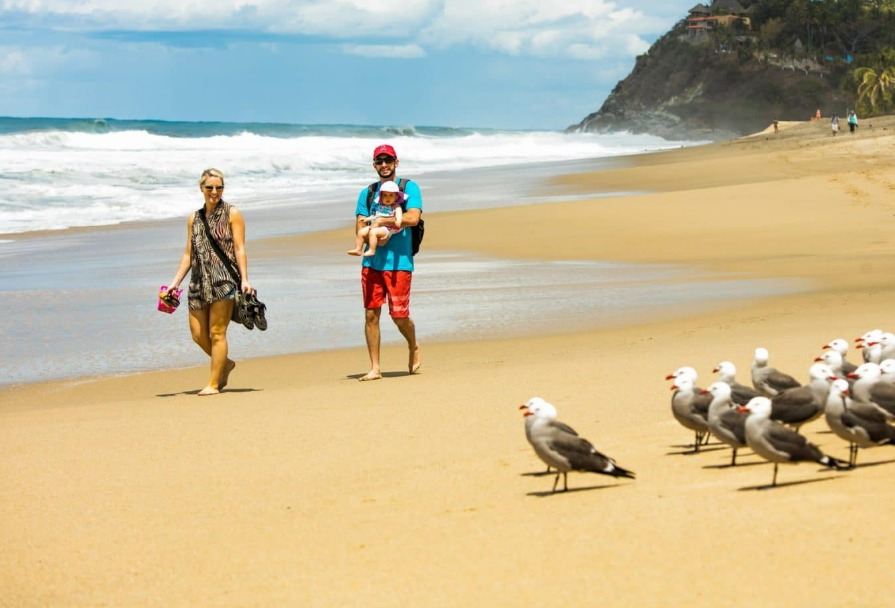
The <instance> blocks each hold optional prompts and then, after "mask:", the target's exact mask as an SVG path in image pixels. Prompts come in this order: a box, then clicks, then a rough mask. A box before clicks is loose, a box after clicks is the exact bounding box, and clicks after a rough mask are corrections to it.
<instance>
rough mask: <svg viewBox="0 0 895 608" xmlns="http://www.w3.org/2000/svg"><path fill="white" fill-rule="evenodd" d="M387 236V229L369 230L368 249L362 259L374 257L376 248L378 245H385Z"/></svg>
mask: <svg viewBox="0 0 895 608" xmlns="http://www.w3.org/2000/svg"><path fill="white" fill-rule="evenodd" d="M389 234H390V233H389V231H388V228H383V227H380V228H373V229H372V230H370V240H369V243H368V244H369V247H367V252H366V253H365V254H364V257H370V256H373V255H376V247H377V246H378V245H385V243H386V242H387V241H388V236H389Z"/></svg>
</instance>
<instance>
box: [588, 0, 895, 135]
mask: <svg viewBox="0 0 895 608" xmlns="http://www.w3.org/2000/svg"><path fill="white" fill-rule="evenodd" d="M893 94H895V0H757V1H754V2H748V1H746V0H743V1H742V2H736V1H735V0H714V2H712V3H711V6H704V5H697V6H695V7H694V9H691V12H690V14H689V15H687V16H684V18H683V19H682V20H681V21H680V22H678V23H677V24H676V25H675V26H674V27H673V28H672V29H671V31H669V32H668V33H667V34H665V35H664V36H662V37H661V38H660V39H659V40H657V41H656V42H655V44H653V46H652V47H651V48H650V49H649V51H648V52H647V53H645V54H644V55H641V56H639V57H638V58H637V60H636V63H635V65H634V69H633V70H632V71H631V73H630V74H629V75H628V77H627V78H625V79H624V80H622V81H621V82H619V83H618V85H617V86H616V87H615V89H614V90H613V91H612V93H611V94H610V95H609V96H608V97H607V99H606V101H605V103H604V104H603V107H602V108H601V109H600V110H599V111H598V112H595V113H593V114H591V115H589V116H588V117H586V118H585V119H584V120H582V121H581V122H580V123H579V124H577V125H574V126H572V127H570V129H579V130H589V131H590V130H596V131H603V130H630V131H634V132H650V133H654V134H657V135H661V136H664V137H683V138H694V139H705V138H708V139H723V138H726V137H730V136H736V135H743V134H746V133H752V132H755V131H758V130H761V129H763V128H764V127H766V126H767V125H768V124H769V123H770V122H771V121H772V120H774V119H779V120H807V119H808V118H810V117H812V116H814V115H815V112H816V110H818V109H820V110H821V111H822V114H823V115H824V116H827V115H831V114H839V115H840V116H844V115H845V114H846V113H847V112H848V110H850V109H852V108H855V109H857V112H858V115H859V116H861V117H868V116H874V115H879V114H891V113H893V111H895V95H893Z"/></svg>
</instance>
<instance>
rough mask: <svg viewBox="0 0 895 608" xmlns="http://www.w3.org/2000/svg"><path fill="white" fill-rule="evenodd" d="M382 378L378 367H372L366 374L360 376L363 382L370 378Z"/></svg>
mask: <svg viewBox="0 0 895 608" xmlns="http://www.w3.org/2000/svg"><path fill="white" fill-rule="evenodd" d="M381 378H382V373H381V372H380V371H379V370H378V369H371V370H370V371H368V372H367V374H366V375H365V376H361V377H360V378H358V380H359V381H361V382H368V381H369V380H380V379H381Z"/></svg>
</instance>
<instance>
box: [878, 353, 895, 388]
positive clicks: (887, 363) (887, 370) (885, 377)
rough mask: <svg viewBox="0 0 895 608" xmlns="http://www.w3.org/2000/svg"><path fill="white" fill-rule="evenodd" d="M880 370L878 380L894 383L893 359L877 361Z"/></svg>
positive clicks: (894, 367)
mask: <svg viewBox="0 0 895 608" xmlns="http://www.w3.org/2000/svg"><path fill="white" fill-rule="evenodd" d="M879 371H880V372H881V375H880V378H879V381H880V382H885V383H886V384H895V359H883V360H882V361H880V362H879Z"/></svg>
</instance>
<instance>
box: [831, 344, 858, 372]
mask: <svg viewBox="0 0 895 608" xmlns="http://www.w3.org/2000/svg"><path fill="white" fill-rule="evenodd" d="M823 348H824V350H826V349H829V350H833V351H836V352H837V353H839V354H840V355H841V356H842V373H843V374H848V373H849V372H853V371H855V368H857V367H858V366H857V365H855V364H854V363H852V362H851V361H849V360H848V359H847V358H846V356H847V355H848V340H846V339H845V338H836V339H834V340H830V341H829V342H827V343H826V344H824V346H823ZM833 369H834V370H835V369H836V368H833Z"/></svg>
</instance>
